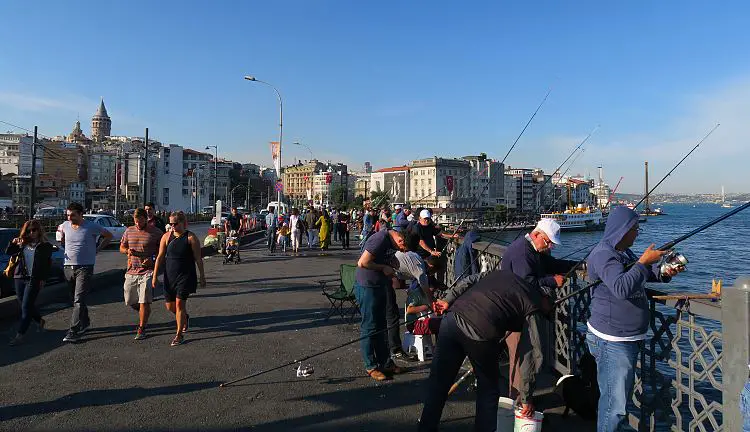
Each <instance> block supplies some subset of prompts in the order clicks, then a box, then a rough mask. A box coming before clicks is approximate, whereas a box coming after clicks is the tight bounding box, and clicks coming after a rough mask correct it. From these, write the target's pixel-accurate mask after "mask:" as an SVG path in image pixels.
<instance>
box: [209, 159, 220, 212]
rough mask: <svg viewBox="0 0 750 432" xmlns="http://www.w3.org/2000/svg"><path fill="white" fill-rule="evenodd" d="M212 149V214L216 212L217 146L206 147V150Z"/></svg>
mask: <svg viewBox="0 0 750 432" xmlns="http://www.w3.org/2000/svg"><path fill="white" fill-rule="evenodd" d="M212 148H213V149H214V202H213V205H212V207H213V208H214V212H216V183H217V181H216V179H217V178H218V177H217V176H218V174H219V170H218V169H217V162H218V160H219V146H215V145H210V146H206V150H210V149H212Z"/></svg>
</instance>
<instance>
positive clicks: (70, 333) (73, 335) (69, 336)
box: [63, 329, 81, 343]
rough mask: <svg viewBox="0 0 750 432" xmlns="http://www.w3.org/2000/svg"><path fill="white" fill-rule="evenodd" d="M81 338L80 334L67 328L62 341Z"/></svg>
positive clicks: (74, 340)
mask: <svg viewBox="0 0 750 432" xmlns="http://www.w3.org/2000/svg"><path fill="white" fill-rule="evenodd" d="M79 340H81V334H80V333H78V332H76V331H75V330H73V329H70V330H68V333H67V334H66V335H65V337H64V338H63V342H74V343H75V342H78V341H79Z"/></svg>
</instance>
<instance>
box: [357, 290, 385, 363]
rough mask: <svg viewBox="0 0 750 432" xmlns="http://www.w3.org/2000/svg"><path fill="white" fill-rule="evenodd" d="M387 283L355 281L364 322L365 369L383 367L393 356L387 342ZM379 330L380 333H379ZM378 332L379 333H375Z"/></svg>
mask: <svg viewBox="0 0 750 432" xmlns="http://www.w3.org/2000/svg"><path fill="white" fill-rule="evenodd" d="M385 288H386V287H385V284H381V285H376V286H362V285H360V284H359V283H358V282H355V283H354V296H355V297H356V298H357V304H359V311H360V314H361V315H362V322H361V323H360V325H359V335H360V337H361V338H362V340H361V341H360V345H359V346H360V350H361V351H362V359H363V360H364V361H365V369H367V370H368V371H369V370H372V369H376V368H383V367H385V366H386V364H388V360H389V359H390V358H391V356H390V355H389V353H388V343H387V342H386V332H385V331H384V330H385V329H386V328H387V327H386V324H385V302H386V294H385ZM377 332H379V333H377ZM375 333H377V334H375Z"/></svg>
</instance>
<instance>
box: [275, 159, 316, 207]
mask: <svg viewBox="0 0 750 432" xmlns="http://www.w3.org/2000/svg"><path fill="white" fill-rule="evenodd" d="M326 168H327V167H326V165H325V164H324V163H322V162H320V161H318V160H317V159H313V160H310V161H306V162H305V163H302V162H301V161H300V162H298V163H297V164H296V165H290V166H286V167H284V170H283V174H282V178H283V184H284V195H285V196H286V197H287V199H289V200H290V202H291V203H292V205H295V206H301V205H303V204H305V203H307V202H308V200H311V199H312V195H313V190H314V189H315V188H314V184H315V178H314V177H315V175H316V173H319V172H321V171H323V170H325V169H326Z"/></svg>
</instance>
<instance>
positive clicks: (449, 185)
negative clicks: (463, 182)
mask: <svg viewBox="0 0 750 432" xmlns="http://www.w3.org/2000/svg"><path fill="white" fill-rule="evenodd" d="M445 187H446V189H448V193H453V176H445Z"/></svg>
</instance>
